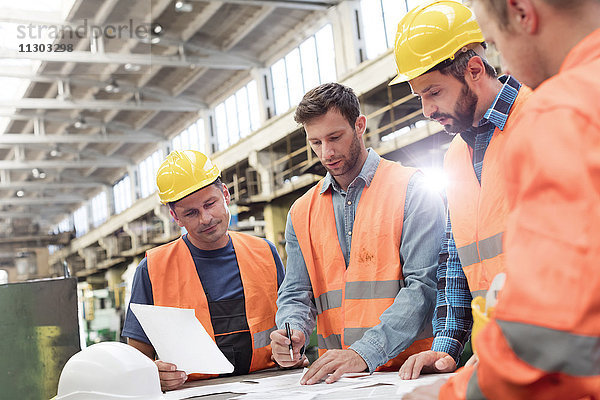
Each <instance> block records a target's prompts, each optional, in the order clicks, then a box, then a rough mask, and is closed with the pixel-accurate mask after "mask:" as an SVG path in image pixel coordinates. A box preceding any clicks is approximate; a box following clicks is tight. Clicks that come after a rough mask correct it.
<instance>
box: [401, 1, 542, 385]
mask: <svg viewBox="0 0 600 400" xmlns="http://www.w3.org/2000/svg"><path fill="white" fill-rule="evenodd" d="M484 48H485V44H484V39H483V35H482V33H481V30H480V28H479V25H478V24H477V22H476V21H475V17H474V15H473V13H472V11H471V10H470V9H469V8H468V7H466V6H464V5H462V4H461V3H459V2H456V1H452V0H440V1H432V2H427V3H424V4H422V5H419V6H418V7H416V8H414V9H412V10H411V11H409V12H408V13H407V14H406V15H405V16H404V18H403V19H402V20H401V21H400V23H399V24H398V31H397V34H396V42H395V48H394V50H395V57H396V65H397V68H398V76H397V77H396V78H395V79H394V80H393V81H392V82H391V84H396V83H399V82H408V83H409V84H410V86H411V89H412V91H413V93H414V94H415V95H416V96H418V97H419V98H420V99H421V102H422V107H423V115H424V116H425V117H427V118H430V119H432V120H435V121H438V122H439V123H441V124H442V125H443V126H444V128H445V130H446V131H447V132H448V133H450V134H452V135H456V136H455V137H454V139H453V140H452V143H451V145H450V148H449V149H448V152H447V154H446V156H445V160H444V170H445V173H446V175H447V177H448V186H447V189H446V194H447V198H448V218H447V227H446V235H445V238H444V240H443V243H442V251H441V253H440V263H439V268H438V274H437V278H438V291H437V304H436V310H435V314H434V319H433V328H434V341H433V345H432V348H431V350H429V351H424V352H422V353H420V354H416V355H414V356H411V357H410V358H409V359H408V360H407V361H406V363H405V364H404V365H403V366H402V367H401V369H400V371H399V374H400V377H401V378H403V379H415V378H417V377H418V376H419V374H420V373H421V371H426V372H451V371H454V370H455V369H456V367H457V364H458V362H459V359H460V356H461V353H462V352H463V349H464V346H465V343H466V342H467V341H468V339H469V336H470V334H471V327H472V324H473V318H472V314H471V301H472V300H473V298H475V297H477V296H485V294H486V292H487V290H488V289H489V287H490V284H491V281H492V279H493V278H494V277H495V276H496V275H497V274H498V273H501V272H503V271H504V269H505V265H504V252H503V246H502V237H503V233H504V230H505V227H506V220H507V212H508V206H507V202H506V196H505V191H504V177H503V174H504V170H503V167H502V155H503V152H504V146H505V144H506V140H507V138H508V136H509V134H510V125H511V123H512V122H513V121H514V120H515V115H516V114H517V113H518V112H519V111H520V109H521V107H522V105H523V103H524V101H525V99H526V98H527V97H528V96H529V94H530V90H529V89H528V88H527V87H524V86H522V85H521V83H519V82H518V81H517V80H516V79H515V78H514V77H511V76H509V75H504V76H501V77H500V78H498V77H497V76H496V72H495V70H494V68H493V67H492V66H490V65H489V64H488V63H487V61H486V60H485V56H484Z"/></svg>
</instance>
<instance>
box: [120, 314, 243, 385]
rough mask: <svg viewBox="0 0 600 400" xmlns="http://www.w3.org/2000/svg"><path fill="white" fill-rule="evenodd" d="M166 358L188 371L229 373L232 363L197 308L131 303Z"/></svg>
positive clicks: (157, 348)
mask: <svg viewBox="0 0 600 400" xmlns="http://www.w3.org/2000/svg"><path fill="white" fill-rule="evenodd" d="M130 307H131V310H132V311H133V313H134V314H135V316H136V317H137V319H138V320H139V321H140V324H141V325H142V328H143V329H144V332H145V333H146V335H147V336H148V339H150V342H152V345H153V346H154V349H155V350H156V353H157V354H158V356H159V358H160V359H161V360H163V361H167V362H169V363H173V364H175V365H177V368H178V369H179V370H181V371H185V372H186V373H187V374H191V373H201V374H226V373H231V372H233V365H232V364H231V363H230V362H229V361H228V360H227V358H226V357H225V356H224V355H223V353H222V352H221V350H219V348H218V347H217V345H216V343H215V342H214V341H213V339H212V338H211V337H210V335H209V334H208V333H207V332H206V329H204V327H203V326H202V324H201V323H200V321H198V319H197V318H196V315H195V314H194V310H191V309H182V308H174V307H160V306H151V305H147V304H133V303H132V304H130Z"/></svg>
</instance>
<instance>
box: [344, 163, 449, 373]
mask: <svg viewBox="0 0 600 400" xmlns="http://www.w3.org/2000/svg"><path fill="white" fill-rule="evenodd" d="M444 214H445V207H444V203H443V200H442V197H441V196H440V195H439V193H437V192H435V191H433V190H431V189H429V188H428V186H427V185H426V184H425V181H424V179H423V175H422V174H421V173H416V174H415V175H413V177H412V178H411V180H410V182H409V185H408V187H407V193H406V201H405V207H404V222H403V226H402V241H401V245H400V259H401V262H402V273H403V275H404V283H405V287H403V288H402V289H400V291H399V292H398V295H397V296H396V298H395V300H394V303H393V304H392V305H391V306H390V307H388V309H387V310H385V311H384V312H383V314H382V315H381V317H380V321H381V322H380V323H379V324H378V325H376V326H374V327H373V328H371V329H369V330H368V331H366V332H365V334H364V336H363V337H362V338H361V339H360V340H358V341H357V342H355V343H353V344H352V345H351V346H350V348H351V349H353V350H354V351H356V352H357V353H358V354H360V356H361V357H362V358H363V359H364V360H365V362H366V363H367V366H368V368H369V371H370V372H373V371H374V370H375V369H376V368H377V367H379V366H380V365H382V364H385V363H386V362H387V361H388V360H390V359H392V358H394V357H396V356H397V355H398V354H399V353H400V352H401V351H403V350H405V349H406V348H408V347H409V346H410V345H411V344H412V343H413V342H414V341H415V340H416V339H419V338H425V337H427V336H431V320H432V316H433V309H434V306H435V297H436V271H437V265H438V255H439V253H440V247H441V243H442V239H443V236H444Z"/></svg>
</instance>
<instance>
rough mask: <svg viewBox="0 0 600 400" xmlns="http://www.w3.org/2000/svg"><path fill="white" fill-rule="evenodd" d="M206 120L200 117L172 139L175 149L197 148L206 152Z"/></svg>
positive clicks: (172, 146) (172, 145)
mask: <svg viewBox="0 0 600 400" xmlns="http://www.w3.org/2000/svg"><path fill="white" fill-rule="evenodd" d="M204 144H205V138H204V120H203V119H202V118H200V119H198V120H197V121H196V122H194V123H193V124H192V125H190V126H188V127H187V128H186V129H184V130H183V131H182V132H181V133H180V134H179V135H177V136H175V137H174V138H173V140H171V148H172V149H173V150H197V151H201V152H204Z"/></svg>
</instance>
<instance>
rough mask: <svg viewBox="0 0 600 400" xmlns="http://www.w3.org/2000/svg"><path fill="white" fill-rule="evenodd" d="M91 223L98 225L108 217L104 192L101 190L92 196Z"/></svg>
mask: <svg viewBox="0 0 600 400" xmlns="http://www.w3.org/2000/svg"><path fill="white" fill-rule="evenodd" d="M91 203H92V224H93V225H94V227H97V226H100V224H102V223H103V222H104V221H106V220H107V219H108V203H107V201H106V192H104V191H102V192H100V193H98V194H97V195H96V196H94V197H92V201H91Z"/></svg>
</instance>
